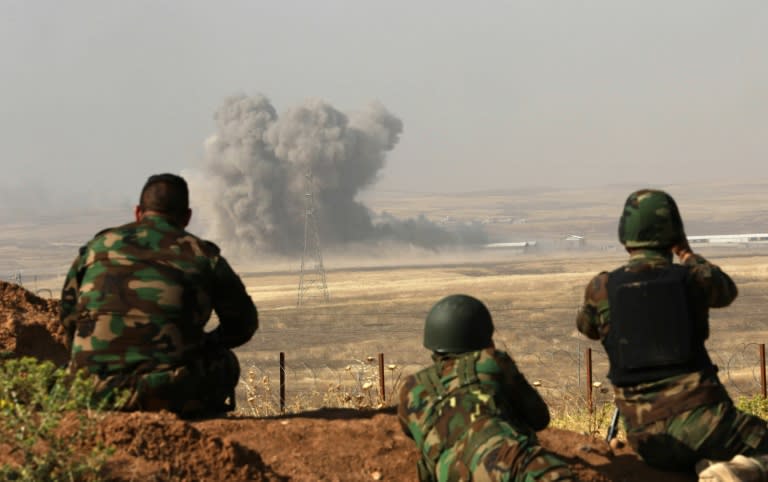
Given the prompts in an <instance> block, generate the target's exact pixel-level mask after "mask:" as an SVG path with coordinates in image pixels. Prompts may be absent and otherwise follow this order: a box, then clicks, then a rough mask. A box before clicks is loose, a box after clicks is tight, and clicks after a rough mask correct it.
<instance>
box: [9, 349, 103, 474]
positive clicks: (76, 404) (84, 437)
mask: <svg viewBox="0 0 768 482" xmlns="http://www.w3.org/2000/svg"><path fill="white" fill-rule="evenodd" d="M93 395H94V385H93V382H92V381H91V379H89V378H87V377H85V376H84V375H82V374H78V375H77V376H71V375H70V374H69V373H68V372H67V371H66V370H64V369H62V368H56V367H55V366H54V365H53V363H51V362H48V361H45V362H40V361H38V360H36V359H34V358H21V359H13V360H5V361H2V362H0V447H3V446H4V447H3V448H5V449H6V450H8V451H9V453H10V455H11V457H12V458H13V459H14V462H15V463H8V462H6V463H3V464H2V465H0V479H2V480H18V481H60V480H61V481H65V480H68V481H90V480H98V478H99V472H100V470H101V468H102V466H103V464H104V462H105V461H106V459H107V457H109V455H111V453H112V452H113V449H112V448H110V447H106V446H104V445H103V444H102V443H99V442H96V440H97V439H98V438H99V437H96V435H97V430H98V426H97V425H98V423H99V421H100V419H101V417H102V416H101V415H99V414H98V413H97V412H98V411H99V410H102V409H104V408H107V407H106V404H107V402H106V401H102V402H94V397H93ZM113 406H114V405H113ZM65 417H67V419H68V420H71V421H73V422H74V421H76V423H68V424H67V427H66V429H64V428H62V427H61V422H62V421H63V420H64V418H65ZM70 425H71V426H70ZM4 451H5V450H4Z"/></svg>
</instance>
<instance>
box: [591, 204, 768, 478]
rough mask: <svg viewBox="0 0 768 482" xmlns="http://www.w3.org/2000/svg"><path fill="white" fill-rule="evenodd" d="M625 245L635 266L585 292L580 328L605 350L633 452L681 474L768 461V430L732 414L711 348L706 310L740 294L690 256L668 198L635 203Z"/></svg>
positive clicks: (599, 279) (626, 222) (628, 210)
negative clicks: (741, 458)
mask: <svg viewBox="0 0 768 482" xmlns="http://www.w3.org/2000/svg"><path fill="white" fill-rule="evenodd" d="M619 240H620V241H621V243H622V244H623V245H624V246H625V247H626V249H627V251H628V252H629V261H628V263H627V264H626V265H624V266H622V267H620V268H618V269H616V270H615V271H613V272H610V273H607V272H602V273H599V274H598V275H597V276H595V277H594V278H593V279H592V280H591V281H590V282H589V284H587V287H586V292H585V295H584V304H583V306H582V307H581V309H580V310H579V313H578V316H577V319H576V325H577V327H578V329H579V331H580V332H582V333H583V334H585V335H586V336H588V337H589V338H592V339H595V340H597V339H599V340H601V341H602V343H603V346H604V347H605V350H606V352H607V354H608V359H609V362H610V370H609V373H608V377H609V378H610V379H611V382H612V383H613V385H614V391H615V399H616V405H617V407H618V408H619V411H620V413H621V415H622V418H623V419H624V422H625V426H626V429H627V438H628V441H629V443H630V445H631V446H632V447H633V448H634V449H635V450H636V451H637V453H638V454H640V455H641V456H642V457H643V459H644V460H645V461H646V462H647V463H648V464H650V465H652V466H654V467H657V468H661V469H667V470H681V471H687V470H693V469H694V464H696V463H697V461H700V460H701V459H713V460H729V459H731V458H732V457H734V456H735V455H737V454H746V455H756V454H763V453H768V430H767V429H766V422H765V421H764V420H761V419H760V418H757V417H754V416H751V415H747V414H745V413H742V412H740V411H739V410H737V409H736V408H735V407H734V405H733V402H732V401H731V399H730V397H729V396H728V394H727V393H726V391H725V388H724V387H723V386H722V384H721V383H720V380H719V378H718V376H717V367H716V366H715V365H714V364H713V363H712V361H711V360H710V358H709V355H708V353H707V350H706V348H705V347H704V341H705V340H706V339H707V337H708V336H709V308H719V307H724V306H728V305H729V304H730V303H731V302H732V301H733V300H734V299H735V298H736V295H737V290H736V285H735V284H734V283H733V281H732V280H731V278H730V277H729V276H728V275H727V274H725V273H724V272H723V271H722V270H721V269H720V268H718V267H717V266H715V265H714V264H712V263H710V262H709V261H707V260H706V259H704V257H702V256H700V255H698V254H695V253H694V252H693V251H692V250H691V248H690V246H689V245H688V241H687V238H686V235H685V232H684V229H683V222H682V219H681V217H680V213H679V211H678V209H677V205H676V204H675V201H674V200H673V199H672V197H671V196H669V195H668V194H667V193H665V192H663V191H657V190H649V189H643V190H640V191H637V192H634V193H632V194H631V195H630V196H629V198H628V199H627V201H626V204H625V206H624V211H623V214H622V216H621V219H620V222H619ZM673 255H676V256H677V257H678V259H679V260H680V264H675V263H673V262H672V261H673V260H672V258H673ZM760 476H762V475H760ZM713 480H718V479H713ZM749 480H753V479H749ZM754 480H759V479H754Z"/></svg>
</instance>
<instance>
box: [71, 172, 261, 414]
mask: <svg viewBox="0 0 768 482" xmlns="http://www.w3.org/2000/svg"><path fill="white" fill-rule="evenodd" d="M191 214H192V211H191V210H190V209H189V192H188V189H187V183H186V182H185V181H184V179H183V178H181V177H179V176H176V175H173V174H160V175H155V176H151V177H150V178H149V179H148V180H147V182H146V184H145V185H144V188H143V189H142V191H141V199H140V202H139V205H138V206H136V209H135V216H136V221H135V222H132V223H129V224H125V225H123V226H120V227H116V228H110V229H106V230H104V231H102V232H100V233H98V234H97V235H96V236H95V237H94V238H93V239H92V240H91V241H90V242H88V244H86V245H85V246H83V247H82V248H80V253H79V255H78V256H77V258H76V259H75V261H74V263H73V264H72V268H71V269H70V270H69V273H68V274H67V278H66V280H65V283H64V288H63V291H62V296H61V300H62V310H61V322H62V323H63V325H64V327H65V328H66V330H67V334H68V337H67V339H68V342H69V344H70V347H71V360H70V368H71V369H72V370H78V369H85V370H86V371H87V372H88V373H90V374H93V375H94V376H96V377H97V380H98V382H97V390H98V393H100V394H102V395H105V396H108V395H111V394H113V393H114V392H115V390H118V389H119V390H127V391H128V393H129V399H128V401H127V402H126V404H125V406H124V408H125V409H126V410H162V409H165V410H170V411H172V412H175V413H178V414H179V415H181V416H187V417H198V416H210V415H214V414H217V413H222V412H226V411H230V410H233V409H234V401H235V399H234V388H235V385H237V382H238V379H239V376H240V365H239V363H238V360H237V358H236V357H235V354H234V353H233V352H232V351H231V350H230V349H231V348H234V347H236V346H239V345H242V344H243V343H245V342H247V341H248V340H249V339H250V338H251V336H253V333H254V331H255V330H256V328H257V327H258V317H257V313H256V307H255V306H254V304H253V301H252V300H251V298H250V297H249V296H248V294H247V293H246V290H245V287H244V286H243V283H242V282H241V281H240V278H239V277H238V276H237V275H236V274H235V273H234V271H233V270H232V268H231V267H230V266H229V264H228V263H227V261H226V260H225V259H224V258H223V257H222V256H221V255H220V254H219V248H218V247H216V246H215V245H214V244H213V243H210V242H207V241H203V240H202V239H199V238H197V237H195V236H193V235H192V234H190V233H188V232H186V231H185V230H184V228H185V227H186V226H187V224H188V223H189V219H190V216H191ZM212 310H214V311H215V312H216V314H217V315H218V318H219V325H218V327H217V328H216V329H214V330H213V331H211V332H209V333H205V332H204V330H203V328H204V326H205V324H206V322H207V321H208V318H209V317H210V316H211V311H212Z"/></svg>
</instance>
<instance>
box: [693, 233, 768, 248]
mask: <svg viewBox="0 0 768 482" xmlns="http://www.w3.org/2000/svg"><path fill="white" fill-rule="evenodd" d="M688 243H689V244H690V245H691V246H705V245H708V246H718V245H719V246H724V245H731V246H732V245H734V244H736V245H744V246H746V245H753V244H754V245H759V244H768V233H750V234H708V235H704V236H688Z"/></svg>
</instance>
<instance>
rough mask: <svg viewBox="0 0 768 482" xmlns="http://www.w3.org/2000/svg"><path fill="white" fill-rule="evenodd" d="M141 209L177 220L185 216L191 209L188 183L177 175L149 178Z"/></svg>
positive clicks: (140, 204) (140, 200)
mask: <svg viewBox="0 0 768 482" xmlns="http://www.w3.org/2000/svg"><path fill="white" fill-rule="evenodd" d="M139 208H141V210H142V211H157V212H159V213H163V214H167V215H170V216H173V217H177V218H178V217H183V216H185V215H186V213H187V210H188V209H189V188H187V181H185V180H184V178H183V177H181V176H177V175H175V174H155V175H154V176H149V179H147V182H146V183H144V187H143V188H142V189H141V198H140V199H139Z"/></svg>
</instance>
